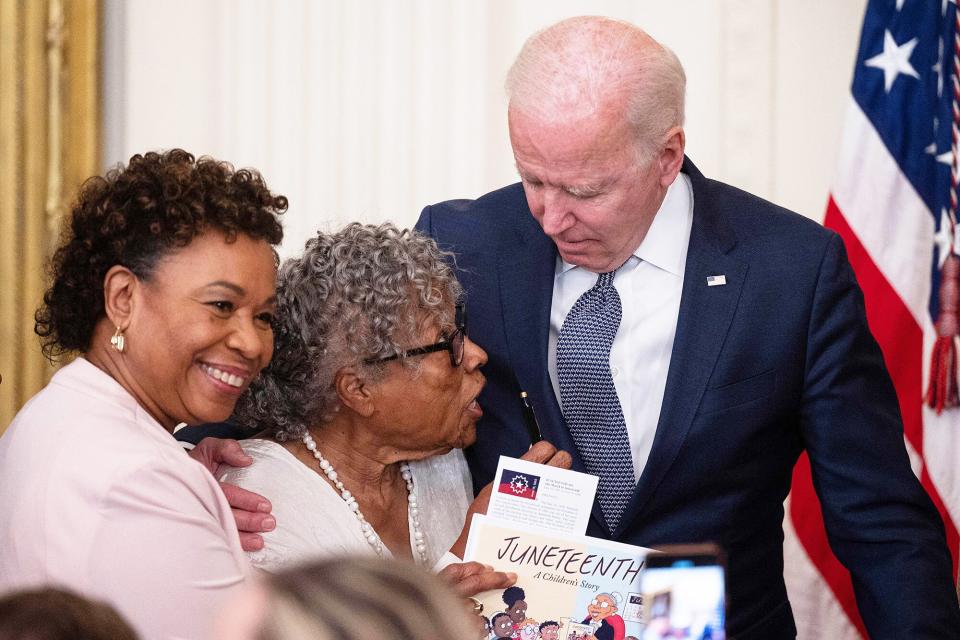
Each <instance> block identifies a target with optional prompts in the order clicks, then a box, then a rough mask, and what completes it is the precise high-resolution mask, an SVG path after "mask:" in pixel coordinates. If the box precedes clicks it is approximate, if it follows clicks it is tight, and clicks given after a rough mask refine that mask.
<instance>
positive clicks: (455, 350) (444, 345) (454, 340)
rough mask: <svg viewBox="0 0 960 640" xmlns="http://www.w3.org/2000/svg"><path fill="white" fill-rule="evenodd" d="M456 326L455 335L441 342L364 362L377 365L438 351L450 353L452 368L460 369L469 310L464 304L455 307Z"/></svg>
mask: <svg viewBox="0 0 960 640" xmlns="http://www.w3.org/2000/svg"><path fill="white" fill-rule="evenodd" d="M454 326H455V327H456V328H455V329H454V330H453V333H452V334H450V336H449V337H443V338H442V339H441V340H440V341H439V342H436V343H434V344H428V345H426V346H423V347H416V348H415V349H407V350H406V351H401V352H400V353H395V354H393V355H392V356H386V357H385V358H369V359H367V360H364V362H365V363H367V364H376V363H378V362H387V361H388V360H396V359H397V358H410V357H413V356H423V355H426V354H428V353H435V352H437V351H449V352H450V366H452V367H459V366H460V363H461V362H463V343H464V338H466V336H467V310H466V308H465V307H464V305H463V304H462V303H461V304H458V305H457V306H456V307H455V311H454Z"/></svg>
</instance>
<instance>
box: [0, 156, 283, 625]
mask: <svg viewBox="0 0 960 640" xmlns="http://www.w3.org/2000/svg"><path fill="white" fill-rule="evenodd" d="M286 207H287V201H286V198H284V197H283V196H278V195H274V194H272V193H271V192H270V191H269V190H268V188H267V187H266V185H265V184H264V182H263V180H262V178H261V177H260V175H259V174H258V173H256V172H255V171H250V170H238V171H235V170H234V169H233V167H231V166H230V165H229V164H226V163H222V162H218V161H216V160H213V159H210V158H200V159H199V160H195V159H194V157H193V156H192V155H190V154H188V153H187V152H185V151H181V150H173V151H169V152H166V153H147V154H145V155H143V156H140V155H137V156H134V157H133V158H131V160H130V162H129V164H128V165H127V166H126V167H121V168H118V169H115V170H113V171H111V172H110V173H108V174H107V175H106V176H105V177H102V178H100V177H97V178H92V179H91V180H89V181H87V182H86V183H85V184H84V186H83V188H82V190H81V193H80V195H79V198H78V201H77V203H76V205H75V206H74V208H73V211H72V213H71V216H70V218H69V224H70V229H69V233H68V234H67V237H66V238H65V240H64V243H63V244H62V245H61V246H60V248H59V249H58V250H57V252H56V254H55V255H54V258H53V264H52V276H53V279H52V283H51V286H50V288H49V289H48V290H47V292H46V295H45V296H44V303H43V305H42V306H41V308H40V309H39V310H38V312H37V315H36V321H37V322H36V331H37V333H38V334H39V335H40V336H41V338H42V340H43V344H44V352H45V353H46V354H47V355H48V356H49V357H51V358H54V357H56V356H59V355H61V354H64V353H79V354H80V357H78V358H77V359H76V360H74V361H73V362H72V363H71V364H69V365H67V366H65V367H63V368H62V369H61V370H60V371H59V372H58V373H57V374H56V375H55V376H54V377H53V379H52V380H51V381H50V383H49V384H48V385H47V386H46V388H44V389H43V390H42V391H41V392H40V393H38V394H37V395H36V396H35V397H34V398H33V399H31V400H30V402H29V403H27V405H26V406H25V407H24V408H23V409H22V410H21V411H20V413H19V414H17V416H16V418H15V419H14V421H13V423H12V424H11V425H10V427H9V428H8V429H7V431H6V433H5V434H4V436H3V438H0V513H3V514H4V517H3V518H2V519H0V541H2V544H0V590H7V589H15V588H23V587H29V586H36V585H39V584H55V585H60V586H66V587H69V588H72V589H74V590H77V591H79V592H81V593H84V594H86V595H90V596H93V597H96V598H99V599H102V600H105V601H107V602H109V603H111V604H113V605H114V606H116V607H117V608H118V609H119V610H120V612H121V613H123V614H124V616H125V617H127V618H128V619H129V620H130V621H131V622H132V623H133V625H134V626H135V627H136V628H137V630H138V632H139V633H140V634H141V635H142V636H143V637H144V638H175V637H191V638H192V637H202V636H204V635H206V632H207V626H208V623H209V620H210V617H211V615H212V611H213V610H215V608H216V607H217V606H218V605H219V603H220V601H221V600H222V599H223V598H224V597H225V596H226V595H227V594H228V593H229V592H231V591H232V590H233V589H234V588H235V587H236V586H238V585H239V584H240V583H242V582H243V581H244V579H245V577H246V575H247V571H248V569H247V565H246V562H245V559H244V557H243V553H242V550H241V545H240V540H239V537H238V535H237V530H236V525H235V523H234V518H233V516H232V514H231V511H230V506H229V505H228V504H227V501H226V499H225V498H224V496H223V494H222V493H221V491H220V488H219V487H218V485H217V483H216V482H215V480H214V478H213V476H212V475H211V474H210V473H209V472H208V471H207V470H206V469H204V467H203V466H202V465H200V464H198V463H197V462H195V461H193V460H191V459H190V458H189V457H188V456H187V455H186V454H185V453H184V451H183V449H181V448H180V446H179V445H178V444H177V443H176V441H175V440H174V439H173V437H172V431H173V429H174V427H175V426H176V425H177V424H179V423H187V424H197V423H202V422H213V421H221V420H224V419H226V418H227V417H228V416H229V415H230V414H231V412H232V411H233V408H234V404H235V403H236V400H237V398H238V397H239V395H240V394H241V393H242V392H243V391H244V390H245V389H246V388H247V386H248V385H249V384H250V382H251V380H252V379H253V378H254V377H255V376H256V375H257V374H258V373H259V371H260V369H261V368H263V367H264V366H266V364H267V363H268V362H269V361H270V357H271V354H272V351H273V331H272V326H271V325H272V320H273V309H274V304H275V278H276V255H275V251H274V246H275V245H276V244H277V243H279V242H280V240H281V237H282V229H281V226H280V223H279V220H278V218H277V216H278V214H279V213H281V212H282V211H284V210H285V209H286Z"/></svg>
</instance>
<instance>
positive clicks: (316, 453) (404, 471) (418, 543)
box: [300, 432, 427, 565]
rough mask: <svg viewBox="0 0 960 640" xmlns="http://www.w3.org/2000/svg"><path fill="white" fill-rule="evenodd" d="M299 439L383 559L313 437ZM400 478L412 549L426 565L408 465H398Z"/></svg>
mask: <svg viewBox="0 0 960 640" xmlns="http://www.w3.org/2000/svg"><path fill="white" fill-rule="evenodd" d="M300 439H301V440H303V444H304V445H305V446H306V447H307V450H308V451H310V453H311V454H313V457H314V458H316V460H317V462H318V463H319V464H320V470H321V471H323V472H324V473H325V474H326V476H327V477H328V478H329V479H330V482H332V483H333V486H334V487H336V488H337V491H339V492H340V497H341V498H343V501H344V502H345V503H346V504H347V508H349V509H350V511H352V512H353V515H355V516H357V520H359V521H360V532H361V533H363V537H364V538H366V539H367V542H368V543H369V544H370V546H371V547H373V550H374V551H375V552H376V553H377V555H378V556H380V557H383V541H382V540H381V539H380V536H379V535H377V532H376V531H375V530H374V529H373V526H372V525H371V524H370V523H369V522H367V519H366V518H364V517H363V512H361V511H360V505H359V504H357V499H356V498H354V497H353V494H352V493H350V492H349V491H347V490H346V489H345V488H344V486H343V483H342V482H340V478H339V477H338V476H337V472H336V471H334V469H333V465H332V464H330V461H329V460H327V459H326V458H324V457H323V454H322V453H320V450H319V449H317V443H316V441H314V439H313V436H311V435H310V432H305V433H304V434H303V436H301V438H300ZM400 476H401V477H402V478H403V480H404V482H406V483H407V513H408V516H409V518H410V521H411V522H412V523H413V541H414V547H416V549H417V553H418V554H420V564H423V565H426V564H427V544H426V539H425V537H424V535H423V531H422V530H421V529H420V510H419V509H418V508H417V496H416V494H415V493H414V492H413V473H412V472H411V471H410V464H409V463H407V462H401V463H400Z"/></svg>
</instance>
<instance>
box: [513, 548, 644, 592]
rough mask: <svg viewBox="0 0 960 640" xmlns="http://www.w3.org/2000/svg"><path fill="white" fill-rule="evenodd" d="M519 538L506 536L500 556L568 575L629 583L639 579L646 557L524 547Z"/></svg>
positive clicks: (517, 562)
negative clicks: (597, 576)
mask: <svg viewBox="0 0 960 640" xmlns="http://www.w3.org/2000/svg"><path fill="white" fill-rule="evenodd" d="M519 538H520V536H511V537H509V538H504V539H503V544H502V545H501V546H500V548H499V549H497V559H498V560H503V559H504V558H506V559H507V560H508V561H510V562H511V563H512V564H516V565H521V564H532V565H534V566H537V567H540V568H542V569H555V570H558V571H562V572H563V573H566V574H568V575H582V576H596V575H599V576H602V577H604V578H607V579H609V580H622V581H623V582H626V583H627V584H630V583H632V582H633V581H634V580H636V578H637V575H638V574H639V573H640V570H641V569H642V568H643V560H639V559H638V558H632V557H608V556H602V555H597V554H595V553H583V552H581V551H577V550H575V549H570V548H563V547H558V546H556V545H546V544H545V545H535V544H528V545H525V546H521V545H520V543H519V542H518V540H519ZM554 582H560V581H559V580H555V581H554Z"/></svg>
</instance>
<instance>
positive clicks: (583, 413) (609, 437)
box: [557, 271, 635, 531]
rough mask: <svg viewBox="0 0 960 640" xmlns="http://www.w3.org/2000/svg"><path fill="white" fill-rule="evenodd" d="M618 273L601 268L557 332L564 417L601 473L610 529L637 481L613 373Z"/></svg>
mask: <svg viewBox="0 0 960 640" xmlns="http://www.w3.org/2000/svg"><path fill="white" fill-rule="evenodd" d="M615 273H616V272H615V271H610V272H608V273H601V274H600V275H599V277H598V278H597V283H596V284H595V285H593V287H591V288H590V289H588V290H587V291H586V292H585V293H584V294H583V295H582V296H580V298H579V299H577V301H576V303H574V305H573V308H572V309H570V313H568V314H567V317H566V319H565V320H564V321H563V326H562V327H560V335H559V337H558V338H557V380H558V381H559V383H560V404H561V405H562V407H563V417H564V419H565V420H566V421H567V426H568V427H569V429H570V435H572V436H573V441H574V442H575V443H576V445H577V449H579V450H580V456H581V458H583V463H584V466H585V467H586V469H587V471H588V472H590V473H592V474H594V475H596V476H599V477H600V481H599V482H598V484H597V500H598V501H599V502H600V509H601V510H602V511H603V516H604V518H606V521H607V525H608V526H609V527H610V530H611V531H613V530H615V529H616V528H617V525H618V524H619V523H620V518H621V517H622V516H623V512H624V510H625V509H626V507H627V502H628V501H629V500H630V496H631V495H632V494H633V487H634V484H635V480H634V477H633V459H632V458H631V455H630V441H629V439H628V438H627V425H626V423H625V422H624V420H623V410H622V408H621V407H620V398H619V397H617V389H616V387H615V386H614V385H613V376H611V375H610V347H611V346H613V338H614V336H616V335H617V329H618V328H619V327H620V318H621V316H622V315H623V310H622V308H621V306H620V295H619V294H618V293H617V290H616V289H615V288H614V287H613V276H614V274H615Z"/></svg>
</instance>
